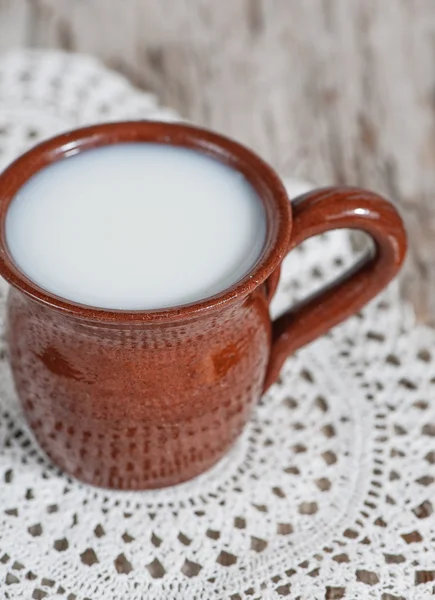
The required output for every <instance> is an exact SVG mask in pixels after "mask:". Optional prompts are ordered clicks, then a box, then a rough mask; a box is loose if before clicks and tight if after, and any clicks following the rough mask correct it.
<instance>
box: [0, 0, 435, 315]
mask: <svg viewBox="0 0 435 600" xmlns="http://www.w3.org/2000/svg"><path fill="white" fill-rule="evenodd" d="M17 45H27V46H36V47H56V48H64V49H67V50H74V51H76V50H77V51H81V52H89V53H92V54H94V55H96V56H98V57H100V58H101V59H103V60H104V62H105V63H106V64H107V65H109V66H111V67H114V68H116V69H118V70H120V71H121V72H123V73H125V74H126V75H128V76H129V77H131V78H132V79H133V81H134V82H135V83H136V84H138V85H140V86H142V87H145V88H147V89H151V90H153V91H155V92H156V93H157V94H159V96H160V97H161V98H162V100H163V101H164V102H166V103H168V104H170V105H172V106H174V107H175V108H177V109H178V110H179V111H180V112H181V113H182V114H183V115H184V116H186V117H188V118H191V119H193V120H195V121H196V122H198V123H202V124H205V125H208V126H211V127H213V128H215V129H217V130H219V131H222V132H225V133H227V134H230V135H232V136H233V137H235V138H237V139H239V140H241V141H243V142H245V143H247V144H249V145H250V146H252V147H253V148H254V149H256V150H257V151H258V152H259V153H260V154H262V155H263V156H264V157H265V158H266V159H267V160H269V161H271V162H272V164H273V165H274V166H275V167H276V168H278V169H279V171H280V172H281V173H282V174H292V175H295V176H298V177H303V178H306V179H310V180H312V181H314V182H316V183H319V184H330V183H348V184H356V185H362V186H366V187H369V188H371V189H373V190H375V191H377V192H380V193H384V194H387V195H388V196H389V197H391V198H392V199H394V200H395V201H397V202H398V203H399V204H400V206H401V207H402V209H403V212H404V214H405V216H406V220H407V225H408V229H409V233H410V239H411V252H410V258H409V260H408V265H407V268H406V271H405V273H404V276H403V278H402V281H403V289H404V294H405V295H406V296H407V297H409V298H411V299H412V301H413V303H414V305H415V307H416V309H417V313H418V315H419V317H420V318H421V319H422V320H425V321H428V322H430V321H433V322H435V235H434V234H435V205H434V203H433V201H432V196H433V193H434V191H435V3H434V2H433V0H394V1H389V2H387V1H385V2H384V1H380V0H352V1H350V0H303V2H302V1H300V0H237V1H236V2H235V1H234V0H219V2H215V1H213V0H177V2H174V0H159V1H158V2H156V1H155V0H111V1H110V2H108V1H107V0H75V1H72V0H27V1H25V0H0V50H4V49H6V48H8V47H14V46H17Z"/></svg>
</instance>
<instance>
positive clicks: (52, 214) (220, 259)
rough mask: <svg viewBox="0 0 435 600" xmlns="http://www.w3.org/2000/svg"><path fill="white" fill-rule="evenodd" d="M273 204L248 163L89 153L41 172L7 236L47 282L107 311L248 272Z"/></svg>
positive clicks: (175, 152) (153, 304)
mask: <svg viewBox="0 0 435 600" xmlns="http://www.w3.org/2000/svg"><path fill="white" fill-rule="evenodd" d="M265 237H266V222H265V212H264V208H263V206H262V204H261V201H260V200H259V198H258V196H257V194H256V192H255V191H254V189H253V188H252V186H251V185H250V184H249V183H248V182H247V180H246V179H245V178H244V177H243V176H242V175H241V174H240V173H238V172H237V171H236V170H233V169H231V168H229V167H227V166H225V165H223V164H221V163H220V162H218V161H216V160H213V159H211V158H209V157H207V156H205V155H203V154H201V153H199V152H196V151H193V150H187V149H184V148H177V147H173V146H165V145H161V144H152V143H139V144H132V143H130V144H118V145H115V146H108V147H104V148H98V149H95V150H89V151H87V152H84V153H81V154H78V155H76V156H73V157H70V158H67V159H64V160H62V161H60V162H58V163H55V164H53V165H51V166H49V167H47V168H46V169H44V170H42V171H40V172H39V173H37V174H36V175H34V176H33V177H32V178H31V179H30V180H29V181H28V182H27V183H26V184H25V185H24V186H23V187H22V188H21V190H20V192H19V193H18V194H17V196H16V197H15V198H14V200H13V201H12V203H11V206H10V208H9V210H8V214H7V219H6V239H7V245H8V248H9V251H10V253H11V255H12V257H13V259H14V261H15V263H16V264H17V266H18V267H19V268H20V269H21V270H22V271H23V272H24V273H25V274H26V275H27V276H28V277H29V278H30V279H31V280H33V281H34V282H35V283H37V284H38V285H39V286H40V287H42V288H44V289H45V290H48V291H49V292H52V293H54V294H56V295H58V296H61V297H63V298H66V299H69V300H73V301H75V302H79V303H81V304H86V305H90V306H96V307H100V308H112V309H124V310H141V309H158V308H164V307H171V306H177V305H182V304H187V303H191V302H195V301H198V300H200V299H203V298H207V297H209V296H212V295H214V294H217V293H219V292H221V291H223V290H225V289H226V288H228V287H229V286H231V285H232V284H234V283H235V282H237V281H238V280H240V279H241V278H242V277H243V276H244V275H246V274H247V273H248V272H249V271H250V270H251V268H252V267H253V266H254V264H255V263H256V261H257V260H258V258H259V256H260V254H261V251H262V248H263V246H264V242H265Z"/></svg>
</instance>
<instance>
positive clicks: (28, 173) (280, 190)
mask: <svg viewBox="0 0 435 600" xmlns="http://www.w3.org/2000/svg"><path fill="white" fill-rule="evenodd" d="M129 142H139V143H140V142H150V143H153V142H154V143H159V144H169V145H173V146H181V147H186V148H190V149H192V150H197V151H199V152H202V153H204V154H207V155H208V156H211V157H212V158H214V159H215V160H219V161H220V162H222V163H224V164H226V165H228V166H230V167H232V168H234V169H236V170H238V171H239V172H241V173H242V174H243V175H244V176H245V177H246V179H247V180H248V181H249V182H250V184H251V185H252V186H253V187H254V189H255V190H256V192H257V194H258V197H259V198H260V200H261V202H262V204H263V206H264V209H265V214H266V241H265V244H264V247H263V250H262V253H261V254H260V256H259V258H258V260H257V261H256V263H255V264H254V266H253V267H252V268H251V269H250V270H249V272H248V273H246V275H245V276H244V277H242V278H241V279H239V280H238V281H236V282H235V283H233V284H232V285H231V286H229V287H227V288H225V289H224V290H223V291H221V292H219V293H217V294H214V295H213V296H210V297H207V298H203V299H201V300H198V301H195V302H192V303H189V304H183V305H179V306H173V307H168V308H161V309H149V310H140V309H139V310H123V309H107V308H98V307H94V306H90V305H85V304H80V303H78V302H74V301H72V300H68V299H66V298H63V297H61V296H58V295H56V294H53V293H51V292H49V291H47V290H45V289H44V288H42V287H40V286H38V285H37V284H36V283H35V282H33V281H32V280H31V279H30V278H28V277H27V276H26V275H25V274H24V272H23V271H21V270H20V269H19V268H18V266H17V265H16V264H15V262H14V259H13V257H12V255H11V254H10V252H9V250H8V247H7V243H6V227H5V223H6V214H7V210H8V207H9V205H10V203H11V202H12V200H13V198H14V197H15V195H16V194H17V192H18V191H19V190H20V188H21V187H22V186H23V185H24V184H25V183H26V182H27V181H28V180H29V179H30V178H31V177H32V176H33V175H35V174H36V173H37V172H38V171H40V170H41V169H44V168H45V167H47V166H49V165H51V164H52V163H54V162H57V161H58V160H62V159H65V158H68V157H70V156H74V155H76V154H78V153H81V152H85V151H87V150H91V149H93V148H98V147H102V146H108V145H112V144H122V143H129ZM291 226H292V216H291V205H290V202H289V199H288V196H287V192H286V190H285V188H284V185H283V184H282V182H281V180H280V178H279V177H278V175H277V174H276V173H275V171H274V170H273V169H272V167H270V166H269V165H268V164H267V163H266V162H265V161H263V159H261V158H260V157H259V156H257V154H255V153H254V152H253V151H252V150H250V149H248V148H247V147H245V146H243V145H242V144H240V143H238V142H236V141H234V140H232V139H230V138H228V137H226V136H223V135H221V134H218V133H215V132H213V131H210V130H208V129H205V128H202V127H197V126H193V125H188V124H186V123H183V122H174V121H154V120H152V121H147V120H142V121H119V122H109V123H99V124H95V125H90V126H87V127H81V128H79V129H73V130H71V131H67V132H65V133H61V134H60V135H57V136H55V137H52V138H50V139H48V140H45V141H43V142H42V143H40V144H38V145H36V146H34V147H33V148H31V149H30V150H28V151H27V152H26V153H24V154H23V155H21V156H20V157H19V158H17V159H16V160H15V161H14V162H12V163H11V164H10V165H9V166H8V167H7V168H6V169H5V170H4V171H3V172H2V173H1V172H0V275H2V276H3V277H4V279H6V281H7V282H8V283H9V284H11V285H12V287H14V288H16V289H18V290H19V291H20V292H22V293H24V294H25V295H26V296H28V297H30V298H31V299H33V300H35V301H37V302H38V303H40V304H43V305H45V306H47V307H50V308H54V309H57V310H59V311H61V312H62V313H64V314H68V315H70V316H72V317H78V318H81V319H85V320H92V321H102V322H108V323H110V322H111V323H134V322H139V323H147V322H165V321H179V320H183V319H187V318H191V317H195V316H200V315H202V314H203V313H205V312H209V311H210V310H213V309H217V308H223V307H224V306H226V305H230V304H232V303H233V302H234V301H236V300H237V299H239V298H244V297H246V296H248V295H249V294H250V293H251V292H253V291H254V290H255V289H256V288H257V287H258V286H259V285H261V284H262V283H264V282H265V281H266V279H267V278H268V277H269V276H270V275H271V274H272V273H273V272H274V271H275V270H276V269H277V268H278V267H279V265H280V263H281V261H282V259H283V258H284V256H285V254H286V253H287V250H288V245H289V240H290V234H291Z"/></svg>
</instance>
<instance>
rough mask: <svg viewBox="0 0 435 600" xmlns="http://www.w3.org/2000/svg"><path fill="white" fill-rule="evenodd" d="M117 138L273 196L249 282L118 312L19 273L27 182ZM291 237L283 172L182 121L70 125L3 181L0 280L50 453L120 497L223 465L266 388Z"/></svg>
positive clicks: (17, 360)
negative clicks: (277, 296)
mask: <svg viewBox="0 0 435 600" xmlns="http://www.w3.org/2000/svg"><path fill="white" fill-rule="evenodd" d="M120 142H158V143H162V144H171V145H176V146H184V147H187V148H191V149H195V150H198V151H199V152H204V153H206V154H208V155H209V156H211V157H213V158H215V159H216V160H219V161H221V162H223V163H225V164H227V165H229V166H231V167H233V168H235V169H236V170H238V171H240V172H241V173H242V174H243V175H244V176H245V177H246V178H247V179H248V181H249V182H250V183H251V184H252V185H253V187H254V188H255V189H256V191H257V193H258V196H259V198H260V199H261V200H262V202H263V205H264V208H265V219H266V231H267V235H266V241H265V245H264V248H263V251H262V254H261V256H260V257H259V259H258V261H257V263H256V264H255V265H254V267H253V269H252V270H251V271H250V272H249V273H248V274H247V275H246V276H245V277H243V278H242V279H241V280H240V281H237V282H235V283H234V285H232V286H231V287H230V288H228V289H226V290H224V291H223V292H222V293H220V294H217V295H215V296H213V297H211V298H205V299H203V300H201V301H199V302H196V303H193V304H189V305H185V306H176V307H172V308H168V309H160V310H155V311H152V310H150V311H122V310H108V309H99V308H96V307H90V306H85V305H81V304H78V303H75V302H72V301H69V300H66V299H64V298H61V297H58V296H56V295H54V294H51V293H49V292H47V291H46V290H44V289H42V288H40V287H39V286H38V285H36V284H35V283H34V282H32V281H31V280H30V279H29V278H27V277H26V275H25V274H24V273H23V272H21V271H20V269H18V267H17V266H16V264H15V263H14V260H13V257H12V256H11V255H10V253H9V250H8V246H7V243H6V234H5V219H6V214H7V209H8V206H9V204H10V202H11V201H12V200H13V198H14V196H15V195H16V193H17V192H18V191H19V189H20V187H21V186H22V185H24V183H26V181H27V180H28V179H29V178H30V177H32V175H34V174H35V173H36V172H38V171H39V170H41V169H43V168H44V167H46V166H48V165H50V164H51V163H53V162H55V161H58V160H62V159H65V158H67V157H68V156H70V155H71V154H77V153H79V152H86V151H87V150H90V149H92V148H95V147H101V146H105V145H110V144H116V143H120ZM59 201H60V202H61V201H62V199H61V198H60V199H59ZM84 218H86V215H84ZM290 233H291V211H290V205H289V202H288V198H287V195H286V192H285V190H284V188H283V186H282V184H281V182H280V180H279V178H278V177H277V176H276V174H275V173H274V171H273V170H272V169H271V168H270V167H269V166H268V165H267V164H266V163H264V162H263V161H262V160H261V159H260V158H259V157H257V156H256V155H255V154H254V153H252V152H251V151H250V150H248V149H247V148H244V147H243V146H241V145H239V144H237V143H236V142H233V141H232V140H229V139H227V138H225V137H223V136H220V135H217V134H214V133H212V132H209V131H206V130H203V129H200V128H196V127H191V126H187V125H184V124H177V123H158V122H145V121H142V122H124V123H107V124H103V125H96V126H91V127H88V128H84V129H81V130H76V131H72V132H69V133H66V134H63V135H60V136H58V137H56V138H53V139H51V140H48V141H46V142H44V143H42V144H40V145H39V146H36V147H35V148H33V149H32V150H30V151H29V152H28V153H26V154H25V155H23V156H21V157H20V158H19V159H17V160H16V161H15V162H14V163H13V164H12V165H11V166H10V167H8V169H6V171H4V172H3V173H2V174H0V274H1V275H2V276H3V277H4V278H5V279H6V280H7V281H8V282H9V283H10V284H11V286H12V287H11V291H10V294H9V300H8V307H7V329H8V332H7V336H8V341H9V350H10V360H11V365H12V370H13V375H14V379H15V383H16V388H17V392H18V395H19V398H20V399H21V402H22V405H23V407H24V413H25V415H26V417H27V419H28V421H29V423H30V426H31V427H32V429H33V431H34V433H35V436H36V438H37V440H38V441H39V443H40V445H41V447H42V448H43V449H44V450H45V452H46V453H47V455H48V456H49V457H50V458H51V459H52V460H53V461H54V462H55V463H56V464H57V465H59V466H60V467H61V468H62V469H64V470H65V471H66V472H67V473H69V474H71V475H73V476H75V477H77V478H79V479H82V480H83V481H86V482H88V483H91V484H94V485H99V486H103V487H109V488H118V489H146V488H156V487H162V486H167V485H172V484H176V483H180V482H182V481H185V480H187V479H189V478H191V477H194V476H196V475H198V474H199V473H201V472H202V471H204V470H205V469H207V468H209V467H210V466H211V465H213V464H214V463H215V462H216V461H218V460H219V459H220V458H221V457H222V456H223V455H224V454H225V452H226V451H227V450H228V449H229V448H230V446H231V445H232V444H233V443H234V441H235V440H236V438H237V436H238V435H239V434H240V432H241V431H242V429H243V426H244V424H245V423H246V421H247V419H248V417H249V414H250V411H251V408H252V405H253V403H254V402H255V401H256V400H258V398H259V396H260V395H261V393H262V390H263V385H264V379H265V373H266V368H267V363H268V357H269V353H270V344H271V323H270V317H269V310H268V308H269V306H268V305H269V298H270V296H271V293H272V292H273V290H274V288H275V287H276V284H277V279H278V277H279V265H280V263H281V261H282V258H283V257H284V255H285V254H286V251H287V248H288V244H289V239H290ZM222 243H225V241H223V242H222ZM174 251H176V249H174ZM198 251H200V248H199V249H198ZM53 252H56V248H53ZM114 276H115V277H116V273H114Z"/></svg>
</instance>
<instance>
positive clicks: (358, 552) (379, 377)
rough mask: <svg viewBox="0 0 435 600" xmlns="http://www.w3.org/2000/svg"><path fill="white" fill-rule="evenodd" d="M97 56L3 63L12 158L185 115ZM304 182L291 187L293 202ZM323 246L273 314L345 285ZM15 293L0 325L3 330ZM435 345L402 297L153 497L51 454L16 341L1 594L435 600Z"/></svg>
mask: <svg viewBox="0 0 435 600" xmlns="http://www.w3.org/2000/svg"><path fill="white" fill-rule="evenodd" d="M173 116H175V115H174V113H172V112H171V111H163V110H162V109H160V108H158V106H157V103H156V100H155V99H154V97H153V96H151V95H149V94H144V93H139V92H137V91H136V90H135V89H133V88H132V87H131V86H130V85H129V84H128V83H127V82H126V81H125V80H123V79H122V78H120V77H119V76H117V75H115V74H113V73H111V72H109V71H107V70H105V69H103V68H102V67H101V66H100V65H99V64H98V63H97V62H95V61H94V60H91V59H89V58H85V57H73V56H67V55H64V54H61V53H14V54H11V55H7V56H6V57H4V58H3V59H1V60H0V160H1V162H2V164H1V165H0V168H1V166H5V165H6V164H7V163H8V162H9V161H10V160H11V159H12V158H13V157H14V156H16V155H17V154H18V153H19V152H21V151H22V150H24V149H25V148H27V147H28V146H29V145H30V144H33V143H35V142H36V141H38V140H39V139H41V138H43V137H46V136H47V135H51V134H53V133H56V132H59V131H60V130H64V129H67V128H71V127H74V126H77V125H80V124H83V123H90V122H95V121H98V120H108V119H122V118H143V117H146V118H149V117H159V118H165V117H167V118H172V117H173ZM293 189H295V188H294V185H291V184H290V191H292V190H293ZM350 254H351V252H350V248H349V244H348V240H347V237H346V235H345V234H343V233H334V234H330V235H326V236H322V237H320V238H318V239H315V240H310V241H309V242H308V243H306V244H305V245H304V246H302V247H301V248H300V249H298V250H296V251H294V252H293V253H292V255H291V257H289V259H288V260H287V261H286V265H285V269H284V273H283V277H282V282H281V285H280V289H279V292H278V295H277V297H276V299H275V301H274V305H273V308H274V312H275V313H276V312H279V311H280V310H281V309H282V308H283V307H284V306H287V305H288V304H289V302H290V301H291V300H293V299H294V298H296V297H300V296H302V295H304V294H306V293H307V292H308V291H309V290H310V289H313V288H315V287H316V286H318V285H320V284H322V283H324V282H325V280H328V279H329V278H331V277H333V276H334V275H335V274H337V273H338V272H340V271H341V270H342V268H343V266H344V265H346V264H348V263H349V261H350ZM5 291H6V290H5V285H4V284H3V286H2V288H1V292H2V298H1V306H0V314H1V316H2V317H3V315H4V295H5ZM432 352H435V334H434V333H433V332H432V331H431V330H429V329H425V328H416V327H414V326H413V320H412V315H411V313H410V311H409V310H408V309H407V308H406V307H403V306H402V305H401V304H400V301H399V299H398V295H397V292H396V288H395V286H392V287H390V289H389V290H388V291H387V292H386V293H385V294H384V295H383V296H382V297H380V298H378V299H377V300H376V301H374V302H373V303H372V304H371V305H370V306H369V307H368V308H367V309H366V310H364V312H363V313H362V314H360V315H358V316H357V317H354V318H352V319H350V320H349V321H348V322H347V323H345V324H343V325H341V326H339V327H337V328H335V329H334V330H333V332H332V333H331V334H329V335H328V336H326V337H324V338H322V339H320V340H318V341H317V342H315V343H314V344H311V345H310V346H309V347H307V348H305V349H303V350H301V351H300V352H298V353H297V354H296V355H295V356H293V357H291V358H290V359H289V360H288V361H287V363H286V364H285V367H284V369H283V372H282V376H281V380H280V382H279V383H278V384H277V385H275V386H274V387H273V388H272V389H271V390H270V392H269V393H268V394H267V396H265V397H264V398H263V399H262V401H261V403H260V405H259V406H258V408H257V410H256V412H255V414H254V416H253V418H252V420H251V422H250V424H249V425H248V427H247V428H246V431H245V432H244V434H243V436H242V438H241V439H240V441H239V443H238V444H237V446H236V447H235V448H234V449H233V451H232V452H231V453H230V455H228V456H227V457H226V458H225V459H224V460H223V461H222V462H221V463H220V464H218V465H217V466H216V467H215V468H214V469H213V470H211V471H209V472H208V473H206V474H204V475H202V476H201V477H199V478H198V479H196V480H194V481H191V482H188V483H186V484H184V485H181V486H178V487H174V488H170V489H165V490H160V491H153V492H141V493H125V492H118V493H116V492H108V491H105V490H99V489H96V488H92V487H89V486H85V485H82V484H80V483H78V482H77V481H73V480H71V479H69V478H67V477H66V476H65V475H63V474H62V473H60V472H59V471H58V470H57V469H56V468H55V467H53V466H52V465H51V464H50V463H49V462H48V461H47V459H46V458H45V457H44V455H43V454H42V453H41V451H40V450H39V448H38V446H37V445H36V444H35V442H34V440H33V438H32V435H31V432H30V431H29V429H28V428H27V426H26V424H25V422H24V420H23V417H22V415H21V413H20V409H19V406H18V403H17V399H16V396H15V393H14V391H13V387H12V382H11V376H10V372H9V368H8V364H7V361H6V359H5V347H4V341H3V339H2V340H1V342H0V419H1V420H0V592H1V593H0V596H1V597H2V598H3V597H4V598H8V599H18V598H20V599H21V598H24V599H26V600H27V599H42V598H47V599H51V598H53V599H54V598H55V599H61V600H62V599H68V600H84V599H85V598H87V599H92V600H99V599H105V600H106V599H107V600H127V599H128V600H143V599H152V600H163V599H164V600H167V599H169V600H172V599H182V600H184V599H186V600H195V599H198V600H199V599H201V600H209V599H210V600H211V599H215V600H222V599H226V598H228V599H232V600H256V599H272V598H273V599H275V598H276V599H279V598H283V597H288V598H292V599H295V600H296V599H300V600H320V599H322V600H324V599H329V600H332V599H339V598H348V599H351V600H357V599H365V598H376V599H381V600H399V599H400V600H411V599H413V600H419V599H423V598H429V597H431V596H432V595H433V594H434V593H435V552H434V544H435V522H434V515H433V503H434V500H433V498H434V490H435V411H434V405H433V403H432V398H433V390H434V389H435V358H433V357H432Z"/></svg>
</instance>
